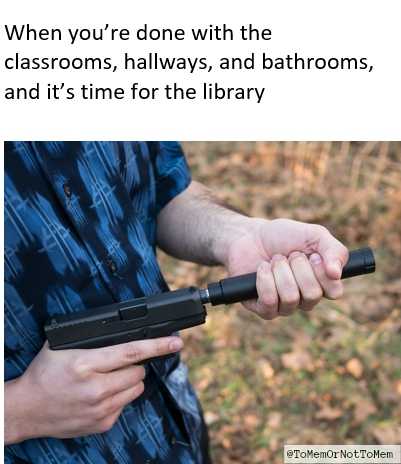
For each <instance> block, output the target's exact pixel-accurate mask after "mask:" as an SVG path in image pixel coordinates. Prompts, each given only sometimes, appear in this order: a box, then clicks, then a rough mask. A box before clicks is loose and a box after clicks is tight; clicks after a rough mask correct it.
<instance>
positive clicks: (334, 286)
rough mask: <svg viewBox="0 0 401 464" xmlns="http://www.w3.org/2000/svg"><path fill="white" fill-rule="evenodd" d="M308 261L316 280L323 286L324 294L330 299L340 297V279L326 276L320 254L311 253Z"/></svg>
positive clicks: (342, 290) (341, 286)
mask: <svg viewBox="0 0 401 464" xmlns="http://www.w3.org/2000/svg"><path fill="white" fill-rule="evenodd" d="M309 261H310V263H311V265H312V269H313V272H314V274H315V276H316V278H317V280H318V281H319V283H320V285H321V286H322V288H323V291H324V296H325V297H326V298H329V299H330V300H336V299H337V298H341V297H342V295H343V293H344V289H343V284H342V282H341V280H333V279H330V278H329V277H328V276H327V274H326V270H325V268H324V265H323V262H322V258H321V257H320V255H318V254H317V253H313V254H312V255H311V256H310V257H309Z"/></svg>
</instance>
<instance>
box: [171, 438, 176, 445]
mask: <svg viewBox="0 0 401 464" xmlns="http://www.w3.org/2000/svg"><path fill="white" fill-rule="evenodd" d="M176 443H177V440H176V438H175V437H171V438H170V444H171V445H173V446H174V445H175V444H176Z"/></svg>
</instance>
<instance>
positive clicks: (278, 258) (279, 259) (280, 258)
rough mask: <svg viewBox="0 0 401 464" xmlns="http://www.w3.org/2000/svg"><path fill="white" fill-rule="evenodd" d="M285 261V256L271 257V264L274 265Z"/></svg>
mask: <svg viewBox="0 0 401 464" xmlns="http://www.w3.org/2000/svg"><path fill="white" fill-rule="evenodd" d="M283 259H285V256H284V255H273V257H272V263H275V262H277V261H281V260H283Z"/></svg>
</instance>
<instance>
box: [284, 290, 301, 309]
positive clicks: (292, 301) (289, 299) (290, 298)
mask: <svg viewBox="0 0 401 464" xmlns="http://www.w3.org/2000/svg"><path fill="white" fill-rule="evenodd" d="M281 302H282V303H283V304H284V305H286V306H296V305H297V304H298V303H299V293H296V292H288V293H286V294H285V295H283V296H282V298H281Z"/></svg>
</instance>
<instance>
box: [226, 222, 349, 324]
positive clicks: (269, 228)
mask: <svg viewBox="0 0 401 464" xmlns="http://www.w3.org/2000/svg"><path fill="white" fill-rule="evenodd" d="M244 226H245V227H244V229H243V230H245V232H244V233H243V234H242V235H241V236H239V237H237V238H235V239H233V240H231V241H230V242H229V246H228V247H227V252H226V257H225V260H224V261H225V264H226V267H227V269H228V271H229V273H230V275H233V276H234V275H239V274H244V273H248V272H254V271H257V278H256V286H257V290H258V300H257V301H248V302H245V303H244V306H245V307H247V308H248V309H250V310H252V311H254V312H256V313H257V314H259V315H260V316H261V317H263V318H264V319H273V318H275V317H277V316H288V315H290V314H292V313H293V312H294V311H295V309H296V308H297V307H300V308H301V309H303V310H306V311H309V310H311V309H312V308H313V307H314V306H315V305H316V304H317V303H318V302H319V301H320V299H321V298H322V297H323V296H325V297H326V298H330V299H337V298H340V297H341V296H342V294H343V285H342V282H341V280H340V278H341V272H342V268H343V266H344V265H345V264H346V262H347V260H348V251H347V249H346V247H345V246H344V245H342V244H341V243H340V242H339V241H338V240H337V239H336V238H334V237H333V236H332V235H331V234H330V232H329V231H328V230H327V229H326V228H324V227H322V226H320V225H316V224H306V223H302V222H297V221H292V220H288V219H276V220H273V221H267V220H264V219H247V220H246V224H244Z"/></svg>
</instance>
